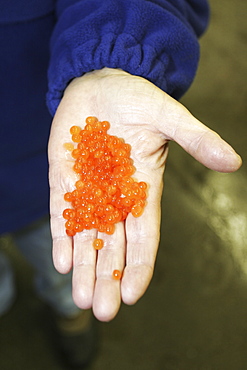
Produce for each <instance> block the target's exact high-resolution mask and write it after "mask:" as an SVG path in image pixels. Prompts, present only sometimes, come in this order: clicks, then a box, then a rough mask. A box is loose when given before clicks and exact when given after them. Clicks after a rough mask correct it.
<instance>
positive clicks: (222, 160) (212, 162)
mask: <svg viewBox="0 0 247 370" xmlns="http://www.w3.org/2000/svg"><path fill="white" fill-rule="evenodd" d="M165 99H166V106H165V107H164V109H165V110H166V111H165V112H164V113H165V117H168V119H166V120H165V122H159V124H158V125H159V128H160V130H161V131H163V132H164V133H166V134H168V135H169V136H170V139H171V140H174V141H176V142H177V143H178V144H179V145H180V146H181V147H182V148H183V149H184V150H186V151H187V152H188V153H189V154H191V155H192V156H193V157H194V158H195V159H197V160H198V161H199V162H200V163H202V164H203V165H204V166H206V167H208V168H210V169H212V170H215V171H219V172H234V171H236V170H237V169H238V168H239V167H240V166H241V164H242V161H241V158H240V156H239V155H238V154H237V153H236V152H235V151H234V149H233V148H232V147H231V146H230V145H229V144H228V143H226V142H225V141H224V140H223V139H222V138H221V137H220V136H219V135H218V134H217V133H216V132H214V131H212V130H211V129H209V128H208V127H206V126H205V125H204V124H202V123H201V122H200V121H199V120H197V119H196V118H195V117H194V116H193V115H192V114H191V113H190V112H189V111H188V110H187V109H186V108H185V107H184V106H183V105H182V104H180V103H179V102H177V101H176V100H174V99H172V98H171V97H169V96H167V95H166V96H165ZM167 100H169V104H167ZM167 109H169V111H167Z"/></svg>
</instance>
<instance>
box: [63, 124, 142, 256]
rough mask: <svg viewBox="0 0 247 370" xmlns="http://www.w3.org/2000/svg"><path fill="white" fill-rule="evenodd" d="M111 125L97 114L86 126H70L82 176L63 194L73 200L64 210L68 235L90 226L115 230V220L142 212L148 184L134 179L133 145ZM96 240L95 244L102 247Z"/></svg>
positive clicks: (139, 214)
mask: <svg viewBox="0 0 247 370" xmlns="http://www.w3.org/2000/svg"><path fill="white" fill-rule="evenodd" d="M109 128H110V123H109V122H108V121H103V122H100V121H98V119H97V118H96V117H88V118H87V119H86V125H85V127H84V129H81V128H80V127H79V126H72V127H71V128H70V134H71V136H72V141H73V142H74V143H76V145H75V148H74V149H73V150H72V152H71V156H72V157H73V159H74V166H73V169H74V171H75V172H76V173H77V174H78V175H79V179H78V181H76V183H75V188H74V190H73V191H72V192H68V193H66V194H65V195H64V199H65V200H66V201H67V202H69V203H70V204H71V208H66V209H65V210H64V212H63V217H64V219H65V220H66V223H65V228H66V233H67V235H69V236H74V235H75V234H76V233H78V232H81V231H83V230H89V229H97V230H98V231H100V232H103V233H106V234H113V233H114V230H115V224H116V223H118V222H120V221H124V220H125V219H126V217H127V216H128V214H129V213H131V214H132V215H133V216H134V217H139V216H141V215H142V213H143V210H144V207H145V203H146V197H147V195H146V189H147V184H146V183H145V182H143V181H141V182H137V181H135V180H134V179H133V177H132V175H133V174H134V172H135V168H134V166H133V160H132V159H131V158H130V152H131V146H130V145H129V144H126V143H125V142H124V140H122V139H120V138H118V137H116V136H112V135H109V134H108V133H107V131H108V129H109ZM96 240H101V239H96ZM95 243H96V242H95ZM97 243H98V242H97ZM97 243H96V244H95V245H94V247H95V246H96V249H100V248H99V247H98V246H99V245H100V244H97ZM102 246H103V245H102Z"/></svg>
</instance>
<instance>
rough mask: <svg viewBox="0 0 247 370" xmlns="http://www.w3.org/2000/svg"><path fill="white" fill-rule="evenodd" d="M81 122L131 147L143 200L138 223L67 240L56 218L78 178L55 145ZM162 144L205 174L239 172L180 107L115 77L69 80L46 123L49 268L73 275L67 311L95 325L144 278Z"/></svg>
mask: <svg viewBox="0 0 247 370" xmlns="http://www.w3.org/2000/svg"><path fill="white" fill-rule="evenodd" d="M88 116H96V117H97V118H98V119H99V120H101V121H102V120H107V121H109V122H110V124H111V128H110V130H109V134H111V135H116V136H118V137H121V138H123V139H124V140H125V142H126V143H129V144H130V145H131V147H132V150H131V157H132V159H133V160H134V166H135V168H136V172H135V174H134V177H135V178H136V179H138V181H145V182H147V183H148V186H149V188H148V198H147V205H146V207H145V210H144V213H143V214H142V216H141V217H139V218H134V217H133V216H132V215H131V214H129V215H128V217H127V219H126V221H125V222H120V223H118V224H117V225H116V230H115V232H114V234H113V235H106V234H101V233H98V232H97V231H96V230H95V229H92V230H84V231H83V232H81V233H78V234H76V235H75V236H74V237H73V238H71V237H69V236H67V235H66V233H65V226H64V224H65V220H64V219H63V217H62V212H63V210H64V209H65V208H67V207H68V204H67V202H65V201H64V198H63V196H64V193H66V192H68V191H72V190H73V189H74V184H75V181H76V180H77V179H78V178H77V175H76V174H75V173H74V171H73V170H72V166H73V163H72V161H73V160H72V157H71V156H70V154H68V153H66V151H65V149H64V147H63V144H64V143H66V142H68V141H70V133H69V129H70V127H71V126H73V125H78V126H81V127H82V128H83V126H84V122H85V118H86V117H88ZM170 140H174V141H176V142H177V143H178V144H179V145H181V146H182V147H183V148H184V149H185V150H186V151H187V152H188V153H190V154H191V155H192V156H193V157H194V158H196V159H197V160H198V161H199V162H201V163H203V164H204V165H205V166H207V167H208V168H210V169H213V170H216V171H221V172H233V171H236V170H237V169H238V168H239V167H240V165H241V159H240V157H239V156H238V155H237V154H236V153H235V152H234V151H233V149H232V148H231V147H230V146H229V145H228V144H227V143H226V142H224V141H223V140H222V139H221V138H220V137H219V136H218V135H217V134H216V133H214V132H213V131H211V130H210V129H208V128H207V127H206V126H204V125H203V124H202V123H200V122H199V121H198V120H197V119H196V118H194V117H193V116H192V115H191V114H190V113H189V112H188V111H187V109H186V108H184V107H183V106H182V105H181V104H180V103H178V102H177V101H175V100H174V99H172V98H171V97H170V96H169V95H167V94H166V93H164V92H163V91H161V90H160V89H159V88H157V87H156V86H154V85H153V84H152V83H150V82H148V81H147V80H145V79H143V78H140V77H136V76H132V75H130V74H128V73H126V72H124V71H121V70H113V69H108V68H104V69H103V70H100V71H94V72H91V73H88V74H86V75H84V76H82V77H80V78H78V79H75V80H73V81H72V82H71V83H70V85H69V86H68V87H67V89H66V91H65V94H64V97H63V99H62V101H61V103H60V105H59V107H58V110H57V113H56V115H55V117H54V121H53V124H52V129H51V135H50V141H49V162H50V188H51V229H52V236H53V260H54V265H55V267H56V269H57V270H58V271H59V272H60V273H67V272H69V271H70V270H71V269H73V281H72V285H73V298H74V301H75V303H76V304H77V305H78V306H79V307H80V308H82V309H88V308H91V307H92V309H93V312H94V315H95V316H96V317H97V318H98V319H99V320H101V321H109V320H111V319H113V318H114V316H115V315H116V314H117V312H118V309H119V307H120V304H121V300H122V301H123V302H124V303H126V304H134V303H135V302H136V301H137V300H138V299H139V298H140V297H141V296H142V295H143V294H144V292H145V291H146V289H147V287H148V285H149V283H150V280H151V278H152V275H153V269H154V264H155V258H156V253H157V249H158V244H159V232H160V200H161V195H162V188H163V172H164V168H165V162H166V158H167V154H168V142H169V141H170ZM97 235H98V237H100V238H102V239H103V240H104V247H103V249H102V250H100V251H95V249H94V248H93V247H92V242H93V240H94V239H95V238H96V237H97ZM114 269H118V270H121V271H123V272H124V275H123V278H122V280H120V281H115V280H113V279H112V271H113V270H114Z"/></svg>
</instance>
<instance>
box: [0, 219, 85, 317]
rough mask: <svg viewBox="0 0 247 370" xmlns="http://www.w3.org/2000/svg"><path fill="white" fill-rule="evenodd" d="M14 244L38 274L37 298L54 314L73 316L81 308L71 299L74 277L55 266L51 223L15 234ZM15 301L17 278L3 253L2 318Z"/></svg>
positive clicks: (0, 268) (0, 260)
mask: <svg viewBox="0 0 247 370" xmlns="http://www.w3.org/2000/svg"><path fill="white" fill-rule="evenodd" d="M13 238H14V242H15V244H16V246H17V247H18V249H19V250H20V251H21V253H22V254H23V255H24V257H25V258H26V259H27V261H28V262H29V263H30V264H31V265H32V267H33V268H34V272H35V280H34V283H35V289H36V292H37V294H38V296H39V297H40V298H41V299H43V300H44V301H45V302H46V303H48V304H49V305H50V306H51V307H52V308H53V309H54V311H56V312H57V313H58V314H61V315H63V316H72V315H74V314H76V313H77V312H79V311H80V310H79V308H78V307H77V306H76V305H75V304H74V302H73V299H72V284H71V273H69V274H66V275H62V274H60V273H58V272H57V271H56V269H55V268H54V266H53V262H52V239H51V233H50V223H49V219H48V218H45V219H42V220H41V221H39V222H37V223H35V224H33V225H31V226H29V227H27V228H25V229H23V230H21V231H19V232H17V233H15V234H14V235H13ZM14 297H15V284H14V276H13V272H12V268H11V265H10V263H9V261H8V259H7V258H6V256H5V255H4V254H3V253H2V252H1V253H0V315H1V314H3V313H5V312H6V311H8V309H9V308H10V307H11V305H12V303H13V301H14Z"/></svg>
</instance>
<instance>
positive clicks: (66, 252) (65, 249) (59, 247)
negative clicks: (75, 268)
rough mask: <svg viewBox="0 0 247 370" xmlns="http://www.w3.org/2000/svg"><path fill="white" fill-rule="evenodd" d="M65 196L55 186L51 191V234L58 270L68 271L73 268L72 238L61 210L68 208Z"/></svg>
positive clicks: (61, 271)
mask: <svg viewBox="0 0 247 370" xmlns="http://www.w3.org/2000/svg"><path fill="white" fill-rule="evenodd" d="M65 203H66V202H65V201H63V196H62V194H60V193H59V192H58V191H57V190H56V189H55V188H51V192H50V212H51V234H52V239H53V252H52V253H53V262H54V266H55V268H56V269H57V271H58V272H60V273H61V274H66V273H68V272H69V271H70V270H71V268H72V254H73V251H72V238H71V237H69V236H68V235H67V234H66V232H65V226H64V218H63V216H62V213H61V210H62V209H65V208H66V205H67V204H65Z"/></svg>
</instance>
